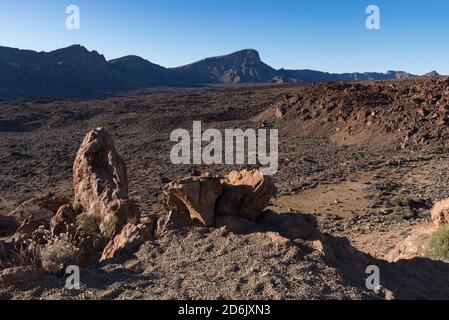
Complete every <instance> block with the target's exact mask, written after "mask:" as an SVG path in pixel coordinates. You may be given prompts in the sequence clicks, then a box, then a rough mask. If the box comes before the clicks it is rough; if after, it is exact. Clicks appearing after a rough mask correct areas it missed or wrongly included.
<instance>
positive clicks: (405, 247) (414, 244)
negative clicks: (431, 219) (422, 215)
mask: <svg viewBox="0 0 449 320" xmlns="http://www.w3.org/2000/svg"><path fill="white" fill-rule="evenodd" d="M437 229H438V228H437V227H436V226H435V225H434V224H425V225H420V226H418V227H417V228H416V229H414V230H413V231H412V232H411V234H410V235H409V236H408V237H407V238H405V239H404V240H403V241H401V242H400V243H399V244H398V245H397V246H396V247H395V248H394V249H393V250H392V251H391V252H390V253H388V254H387V255H386V256H385V259H386V260H388V261H390V262H396V261H399V260H408V259H413V258H416V257H422V256H424V253H425V251H426V245H427V242H428V240H429V238H430V237H431V235H432V234H433V233H434V232H435V231H436V230H437Z"/></svg>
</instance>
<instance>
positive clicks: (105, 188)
mask: <svg viewBox="0 0 449 320" xmlns="http://www.w3.org/2000/svg"><path fill="white" fill-rule="evenodd" d="M73 187H74V190H75V199H76V201H78V202H79V203H80V204H81V205H82V206H83V208H84V209H85V210H86V213H87V214H88V215H99V216H100V217H101V218H102V222H101V223H100V231H101V232H102V233H103V234H106V233H109V234H110V233H111V232H110V231H111V230H109V229H110V226H111V225H113V227H114V229H115V230H114V231H115V232H120V230H121V228H122V227H123V226H124V225H126V224H127V223H128V222H129V221H130V220H132V219H138V218H139V212H138V210H137V208H136V206H135V204H134V202H133V201H132V200H130V199H129V197H128V178H127V173H126V166H125V163H124V161H123V160H122V158H121V157H120V155H119V154H118V153H117V151H116V149H115V146H114V142H113V140H112V138H111V136H110V134H109V133H108V132H107V131H106V130H104V129H102V128H97V129H95V130H93V131H91V132H89V133H88V134H87V136H86V137H85V138H84V141H83V142H82V144H81V146H80V149H79V151H78V153H77V155H76V159H75V163H74V165H73Z"/></svg>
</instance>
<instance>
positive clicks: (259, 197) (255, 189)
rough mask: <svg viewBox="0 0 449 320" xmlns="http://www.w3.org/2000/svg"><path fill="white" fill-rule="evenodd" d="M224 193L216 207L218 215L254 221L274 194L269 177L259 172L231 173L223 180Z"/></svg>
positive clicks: (243, 171) (274, 188) (274, 189)
mask: <svg viewBox="0 0 449 320" xmlns="http://www.w3.org/2000/svg"><path fill="white" fill-rule="evenodd" d="M222 183H223V187H224V193H223V195H222V196H221V197H220V199H219V200H218V202H217V205H216V213H217V214H218V215H230V216H232V215H235V216H240V217H243V218H246V219H249V220H253V221H254V220H256V219H257V218H258V217H259V216H260V215H261V214H262V213H263V210H264V209H265V208H266V207H267V205H268V203H269V202H270V199H271V198H272V197H273V196H274V195H275V194H276V187H275V186H274V184H273V181H272V179H271V177H269V176H264V175H263V174H262V173H261V172H260V171H259V170H251V171H248V170H242V171H240V172H239V171H233V172H231V173H230V174H228V175H227V176H226V177H225V178H224V179H223V180H222Z"/></svg>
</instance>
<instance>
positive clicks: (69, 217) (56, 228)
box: [50, 205, 76, 236]
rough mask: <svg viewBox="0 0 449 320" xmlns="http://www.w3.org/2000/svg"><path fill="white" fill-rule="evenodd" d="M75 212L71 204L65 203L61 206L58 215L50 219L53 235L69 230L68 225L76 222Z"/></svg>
mask: <svg viewBox="0 0 449 320" xmlns="http://www.w3.org/2000/svg"><path fill="white" fill-rule="evenodd" d="M75 218H76V217H75V213H74V212H73V209H72V206H71V205H64V206H62V207H61V208H59V210H58V212H57V213H56V215H55V216H54V217H53V218H51V220H50V231H51V234H52V235H54V236H55V235H59V234H61V233H66V232H67V231H68V229H67V226H68V225H69V224H72V223H75V220H76V219H75Z"/></svg>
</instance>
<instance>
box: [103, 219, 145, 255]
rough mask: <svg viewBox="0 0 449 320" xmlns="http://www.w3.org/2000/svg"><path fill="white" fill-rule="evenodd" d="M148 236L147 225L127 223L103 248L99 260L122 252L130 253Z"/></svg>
mask: <svg viewBox="0 0 449 320" xmlns="http://www.w3.org/2000/svg"><path fill="white" fill-rule="evenodd" d="M149 238H150V234H149V230H148V226H145V225H143V224H139V225H137V226H136V225H133V224H127V225H126V226H125V227H124V228H123V230H122V232H121V233H120V234H119V235H117V236H116V237H115V238H114V239H112V240H111V241H110V242H109V243H108V245H107V246H106V248H105V249H104V250H103V254H102V255H101V261H103V260H108V259H112V258H115V257H118V256H120V255H123V254H131V253H133V252H134V251H136V250H137V249H138V248H139V247H140V246H141V245H142V244H143V243H144V242H145V241H146V240H148V239H149Z"/></svg>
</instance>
